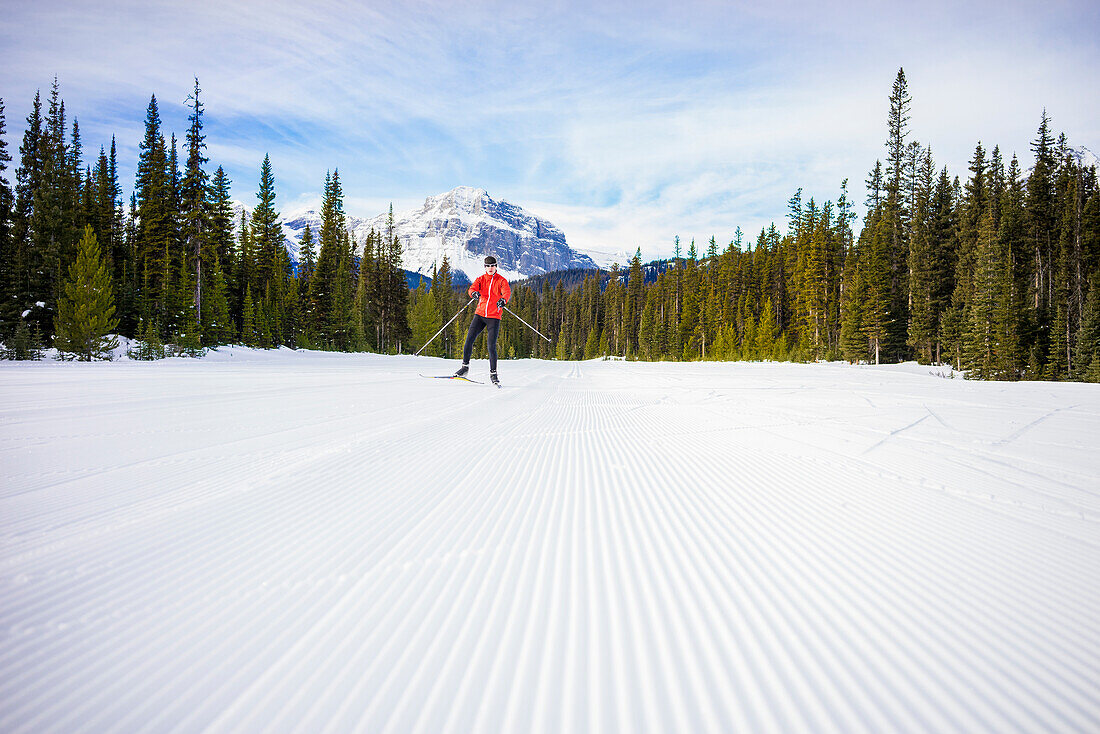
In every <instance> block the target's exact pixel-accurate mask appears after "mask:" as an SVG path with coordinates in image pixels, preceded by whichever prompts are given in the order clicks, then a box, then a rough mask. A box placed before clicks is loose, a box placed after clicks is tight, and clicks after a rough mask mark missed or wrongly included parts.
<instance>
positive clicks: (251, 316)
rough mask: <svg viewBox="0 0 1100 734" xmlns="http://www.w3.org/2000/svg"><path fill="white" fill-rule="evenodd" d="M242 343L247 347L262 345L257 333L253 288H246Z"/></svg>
mask: <svg viewBox="0 0 1100 734" xmlns="http://www.w3.org/2000/svg"><path fill="white" fill-rule="evenodd" d="M241 343H242V344H244V345H245V346H246V347H256V346H259V344H260V335H259V334H258V333H257V331H256V305H255V303H254V302H253V300H252V286H251V285H247V286H245V291H244V311H243V315H242V317H241Z"/></svg>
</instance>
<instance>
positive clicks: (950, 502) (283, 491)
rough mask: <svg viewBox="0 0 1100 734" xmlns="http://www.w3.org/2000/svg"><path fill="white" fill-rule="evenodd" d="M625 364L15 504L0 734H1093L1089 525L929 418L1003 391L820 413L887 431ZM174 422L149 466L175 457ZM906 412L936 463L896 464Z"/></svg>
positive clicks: (443, 394)
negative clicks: (880, 415) (170, 448)
mask: <svg viewBox="0 0 1100 734" xmlns="http://www.w3.org/2000/svg"><path fill="white" fill-rule="evenodd" d="M536 367H537V370H536ZM651 367H653V366H651V365H644V364H637V365H635V364H634V363H601V362H593V363H583V364H582V363H560V364H559V363H548V364H545V365H542V364H540V365H535V364H529V363H518V364H517V366H516V380H517V384H519V385H523V384H524V382H523V381H524V379H526V380H527V383H526V387H525V388H524V389H522V390H514V391H505V392H499V393H498V392H494V393H492V398H491V403H488V402H487V398H486V396H485V395H484V394H482V393H480V392H477V393H476V394H475V393H474V392H471V391H467V392H466V393H464V394H461V395H459V396H456V395H455V391H454V390H453V387H454V386H453V385H450V384H441V385H439V386H427V387H424V386H421V385H417V389H418V390H419V391H420V395H421V399H419V400H418V401H417V403H419V404H420V405H421V406H428V405H433V404H437V403H438V404H439V410H433V411H429V410H427V409H426V408H423V407H422V408H415V407H414V408H411V409H407V410H406V412H407V413H408V415H407V416H406V417H405V418H401V417H400V416H401V413H402V411H403V407H402V404H401V403H400V401H389V402H386V403H385V405H384V406H382V407H381V408H380V410H379V411H377V412H376V413H374V414H373V415H372V416H371V418H370V420H369V421H365V422H363V423H361V424H358V425H356V424H355V421H354V417H353V416H343V417H337V418H333V419H331V420H308V419H307V420H306V421H304V422H303V424H302V426H303V429H304V430H305V433H304V434H303V435H302V436H297V435H295V433H294V432H293V431H287V430H277V431H272V432H271V435H270V436H269V437H268V438H267V439H266V440H265V438H264V437H263V436H254V437H252V439H251V440H254V441H255V444H248V443H241V442H242V441H245V442H247V441H248V440H250V439H248V438H245V439H237V440H236V441H235V443H234V450H222V451H216V450H212V449H202V448H201V447H196V448H193V449H188V450H187V451H185V452H182V453H187V454H188V455H189V456H191V457H192V458H193V460H194V462H195V463H194V465H193V466H194V470H193V471H188V472H182V473H181V472H179V467H180V466H184V465H186V463H181V462H179V461H171V462H157V460H156V459H152V458H151V459H147V460H146V461H143V462H135V463H134V465H133V466H126V467H120V468H117V470H109V471H108V470H105V471H103V472H98V473H93V474H89V475H88V476H85V477H70V478H69V480H68V481H66V482H64V483H63V484H62V485H58V486H55V487H54V489H53V491H45V492H37V493H35V494H33V495H28V497H27V498H26V502H27V503H28V504H27V508H28V510H29V511H28V512H26V513H25V514H22V513H21V514H17V515H10V516H8V515H5V517H6V519H5V520H3V521H0V532H3V536H2V537H3V538H4V542H5V544H8V545H7V546H6V547H5V551H4V558H3V559H2V560H3V565H2V566H0V567H3V568H6V569H7V571H6V575H5V576H4V577H0V584H3V589H4V594H3V601H0V701H3V705H2V706H0V729H3V730H4V731H46V730H49V731H134V730H143V731H198V730H203V731H233V732H236V731H275V730H278V731H317V732H322V731H331V732H342V731H379V732H391V731H392V732H497V731H509V732H511V731H524V732H543V731H547V732H550V731H692V732H695V731H699V732H724V731H783V732H788V731H806V732H829V731H836V732H858V731H868V732H878V731H944V732H956V731H957V732H964V731H965V732H969V731H1006V732H1008V731H1096V730H1098V729H1100V687H1098V684H1097V683H1096V681H1097V680H1100V623H1098V622H1097V621H1096V619H1097V618H1098V617H1097V614H1096V610H1097V609H1098V608H1100V593H1098V592H1097V589H1096V585H1095V582H1094V579H1095V578H1096V573H1098V572H1100V559H1098V558H1097V557H1096V556H1095V554H1092V555H1089V553H1088V552H1089V550H1090V549H1093V548H1095V547H1096V545H1097V544H1100V538H1097V535H1096V530H1095V527H1096V523H1095V521H1094V520H1093V519H1090V518H1089V517H1086V516H1085V515H1084V514H1082V515H1080V516H1078V515H1067V514H1058V513H1057V512H1054V510H1056V509H1060V508H1055V507H1051V506H1049V505H1060V506H1061V507H1066V508H1072V507H1074V506H1076V507H1082V505H1084V507H1085V508H1087V507H1088V506H1089V505H1090V504H1091V503H1090V501H1089V497H1088V496H1087V495H1082V494H1081V492H1082V491H1083V488H1081V487H1075V486H1073V484H1072V483H1065V482H1061V481H1060V480H1058V479H1056V478H1054V479H1052V478H1050V477H1048V476H1046V475H1045V474H1044V473H1043V470H1042V469H1041V468H1036V467H1039V466H1041V465H1040V464H1037V463H1036V461H1035V459H1032V458H1030V457H1024V458H1020V459H1015V460H1014V463H1013V464H1009V463H1000V462H1002V461H1004V462H1007V459H1006V457H1000V456H999V455H996V456H995V455H992V454H986V453H984V452H981V451H978V453H976V454H974V453H972V452H971V453H969V459H968V458H967V455H968V451H969V449H970V448H972V447H973V448H976V447H974V441H975V440H978V442H979V443H980V442H981V437H982V436H984V435H988V432H987V433H981V432H974V431H973V430H962V429H959V428H956V429H952V428H949V427H948V424H947V423H945V422H944V421H943V420H942V419H941V418H940V417H939V416H938V415H937V413H936V411H939V410H941V405H944V404H946V403H947V402H948V401H949V400H952V399H955V398H959V397H975V396H977V397H975V399H976V400H977V398H980V400H977V403H976V404H978V405H987V404H993V401H995V400H996V399H997V397H996V394H994V393H990V392H982V391H980V390H978V389H977V388H975V387H974V386H973V385H961V386H955V385H950V386H949V387H950V388H951V389H952V392H951V394H950V395H949V396H948V397H947V398H943V399H942V400H941V399H939V398H936V399H933V398H931V397H930V396H932V395H934V394H935V393H933V392H928V393H925V394H922V395H918V394H916V393H914V395H913V396H910V397H907V398H904V399H896V398H894V397H893V396H891V395H890V393H889V392H888V390H889V389H891V383H889V381H887V380H885V379H883V378H882V375H881V374H877V373H875V372H874V371H870V370H868V371H866V372H859V371H852V372H850V373H847V374H849V375H857V376H860V377H864V378H865V379H864V386H863V390H862V392H859V391H857V392H855V393H853V394H851V395H847V396H843V398H842V402H839V403H838V404H839V405H841V406H842V407H841V408H840V409H839V410H840V411H844V410H848V409H849V408H851V407H853V406H854V405H855V404H856V403H861V398H862V401H866V402H868V403H870V402H871V400H870V399H868V398H867V397H866V395H864V394H863V393H869V394H870V395H871V396H872V397H873V398H874V399H875V402H876V403H877V404H878V405H879V406H880V408H879V409H880V410H882V411H884V412H885V413H884V414H885V415H886V416H893V418H894V420H895V425H897V424H898V423H900V422H902V421H898V420H896V419H897V418H898V417H899V416H901V417H902V420H904V417H905V416H910V415H913V412H912V411H915V410H917V411H919V410H921V409H922V408H923V410H924V413H923V415H922V416H921V417H920V419H919V420H917V421H916V422H914V423H910V424H908V425H905V426H903V427H902V428H900V429H893V430H887V431H882V430H876V429H874V428H870V427H868V426H857V424H855V423H851V424H849V423H845V419H844V418H843V417H841V416H839V415H838V416H824V417H823V416H822V415H820V414H818V413H816V412H815V411H817V410H819V408H818V407H817V406H820V405H823V404H830V401H834V400H837V401H840V400H841V398H839V397H837V398H834V397H833V396H832V393H831V394H830V395H827V396H824V397H822V396H821V395H817V394H813V393H812V392H811V391H812V390H813V389H814V388H812V387H811V386H809V385H808V384H802V383H799V382H798V378H799V376H800V375H802V374H803V373H801V372H797V371H794V370H791V372H790V374H789V375H785V376H783V377H781V378H778V379H777V381H776V382H774V383H773V384H771V385H763V384H762V380H761V375H763V374H767V373H766V372H764V371H763V368H760V369H759V370H751V371H749V370H745V371H744V372H736V373H733V374H731V375H729V376H727V377H725V378H716V379H714V380H713V381H712V382H708V384H707V387H699V384H700V383H699V381H698V380H694V381H692V382H689V381H688V379H687V377H688V376H689V373H687V372H683V371H680V370H679V366H665V367H663V368H653V369H651ZM704 368H710V366H709V365H706V366H703V367H700V368H699V369H704ZM685 369H686V367H685ZM715 374H717V373H715ZM532 376H534V377H532ZM322 377H323V378H324V379H325V381H326V382H325V383H324V384H323V385H316V386H315V387H316V394H318V395H323V394H325V390H324V388H325V386H328V387H329V388H330V389H331V387H332V386H333V385H337V384H338V385H339V386H340V389H348V386H349V385H355V384H359V382H361V381H362V378H361V376H359V379H358V381H357V380H356V379H355V374H354V373H343V372H339V373H336V372H333V373H326V374H324V375H322ZM265 379H271V380H277V377H276V376H270V375H268V374H267V373H265ZM739 379H747V380H752V381H753V382H754V383H755V386H754V387H753V388H751V389H749V388H745V387H742V386H739V385H738V382H737V381H738V380H739ZM788 379H790V380H791V381H792V382H794V383H795V384H798V385H800V386H799V387H796V388H793V389H792V388H789V387H785V385H786V384H789V383H787V380H788ZM372 382H374V383H375V384H377V380H372ZM410 382H411V380H409V379H407V378H395V379H394V380H391V381H389V382H387V385H392V386H391V387H386V388H385V391H387V392H389V393H394V392H399V391H403V390H406V389H407V388H406V387H404V386H406V385H408V384H409V383H410ZM418 382H420V383H423V382H424V381H423V380H419V381H418ZM438 382H440V383H445V382H446V381H438ZM727 383H728V384H727ZM222 384H224V383H222ZM273 384H277V382H276V383H273ZM843 384H844V383H843V381H842V380H840V379H838V381H837V386H836V388H835V391H836V392H835V394H836V395H839V394H840V392H841V391H842V390H843ZM915 384H916V385H918V386H920V385H926V384H927V383H919V382H918V383H915ZM398 385H401V386H402V387H400V388H398V387H397V386H398ZM692 385H694V387H691V386H692ZM880 385H881V386H880ZM768 387H770V388H771V390H770V391H769V392H768V393H766V397H765V396H761V397H759V398H756V397H754V395H753V393H752V390H754V389H767V388H768ZM935 387H936V388H939V387H941V385H939V384H937V385H936V386H935ZM956 387H958V388H960V389H955V388H956ZM979 387H981V386H979ZM961 388H966V389H965V390H963V389H961ZM72 389H74V390H75V389H76V386H74V387H73V388H72ZM265 389H267V388H266V386H265ZM272 389H274V388H272ZM707 390H710V392H711V394H710V396H709V397H708V395H707ZM728 390H744V391H745V394H744V399H741V398H739V399H737V400H725V399H723V396H724V395H725V394H726V391H728ZM828 390H830V391H833V390H834V388H833V387H830V388H828ZM182 399H184V397H183V396H175V395H173V396H170V397H168V398H165V399H164V400H163V402H161V403H154V405H156V404H160V405H164V406H174V405H178V401H179V400H182ZM704 399H706V400H704ZM212 400H214V398H212ZM241 400H242V402H241V403H240V405H242V406H243V405H247V404H248V399H247V398H243V397H242V398H241ZM982 401H985V402H982ZM62 402H63V401H62ZM922 403H928V405H923V404H922ZM409 405H412V404H411V403H410V404H409ZM1074 407H1076V406H1068V407H1059V408H1057V409H1056V410H1055V411H1054V412H1059V411H1062V410H1066V411H1070V410H1072V408H1074ZM643 408H644V410H643ZM28 409H29V408H28ZM863 410H864V411H865V410H866V408H865V407H864V408H863ZM1021 410H1022V409H1021ZM1047 410H1049V407H1047ZM481 411H484V414H485V415H486V416H489V415H491V416H492V417H491V420H488V421H487V422H486V423H485V425H484V426H482V427H479V428H476V429H471V422H474V423H476V422H477V421H479V420H481V419H480V416H479V412H481ZM845 415H855V414H854V413H848V414H845ZM1050 415H1053V413H1049V414H1048V415H1046V416H1043V417H1042V418H1040V419H1038V420H1037V421H1032V423H1031V424H1029V426H1025V427H1024V430H1018V431H1017V433H1018V434H1019V435H1016V436H1014V437H1013V441H1015V440H1017V439H1021V438H1024V436H1023V433H1024V432H1026V430H1027V429H1029V428H1030V427H1033V426H1034V425H1036V424H1037V423H1038V422H1041V421H1042V420H1045V418H1047V417H1050ZM181 416H182V418H183V421H184V422H183V423H182V424H181V426H180V428H181V430H179V431H173V432H164V433H163V434H162V435H163V436H164V437H165V440H166V441H167V440H183V441H188V440H190V439H189V438H187V437H188V436H193V435H194V434H195V432H197V431H200V430H201V427H200V425H199V424H198V423H196V422H195V421H198V416H197V415H193V414H189V413H187V412H186V411H184V412H183V413H182V414H181ZM929 417H931V418H933V419H934V420H935V421H936V422H937V423H936V425H937V428H936V430H938V431H946V434H944V435H943V436H941V437H939V438H938V439H937V440H940V441H942V444H940V445H936V444H935V442H934V441H932V440H930V439H928V438H927V437H926V436H925V434H927V433H928V430H929V428H930V426H931V425H932V424H928V427H926V428H924V429H921V430H918V431H913V432H912V433H910V434H908V435H906V436H905V437H904V439H905V440H902V441H898V442H890V439H892V438H893V437H895V436H897V435H898V434H900V433H902V432H903V431H909V430H910V429H912V428H914V427H915V426H916V425H917V424H918V423H920V422H921V421H923V420H925V419H927V418H929ZM848 420H852V419H851V418H850V417H849V418H848ZM188 421H192V422H191V423H189V422H188ZM879 422H880V423H881V422H884V421H879ZM951 423H952V424H956V422H955V420H952V421H951ZM380 425H385V429H381V428H379V426H380ZM837 426H841V427H842V429H841V430H854V429H856V428H858V429H859V431H860V432H861V433H862V432H863V431H865V430H866V431H869V432H871V433H872V434H874V435H873V436H872V437H871V438H870V439H866V440H864V439H858V440H844V441H842V442H837V441H835V440H829V439H828V437H829V436H830V434H832V433H833V432H835V431H836V430H837V428H836V427H837ZM52 433H56V432H52ZM72 434H73V435H74V436H86V435H89V434H87V433H86V432H84V431H73V432H72ZM169 434H170V435H171V439H169V438H168V436H169ZM58 435H60V434H58ZM772 436H776V437H780V440H779V441H776V440H774V439H773V438H772ZM876 438H877V439H878V441H877V443H875V444H874V445H872V446H871V447H870V448H866V446H867V442H868V440H875V439H876ZM953 439H955V440H957V439H962V444H961V445H959V446H958V447H957V448H956V447H953V446H952V444H951V442H952V440H953ZM74 440H83V439H74ZM1025 441H1027V439H1026V438H1025ZM986 443H987V445H988V444H989V442H986ZM992 445H994V446H996V444H992ZM1027 446H1028V447H1032V446H1039V444H1038V443H1036V442H1034V441H1027ZM245 447H247V448H245ZM474 447H481V448H482V450H472V449H474ZM242 449H244V451H243V455H241V456H236V457H234V454H236V453H241V451H242ZM872 449H881V450H876V451H874V452H873V455H871V456H868V455H867V452H869V451H871V450H872ZM188 452H190V453H188ZM861 452H862V453H861ZM1032 453H1034V449H1032ZM1039 455H1040V456H1041V454H1039ZM926 456H932V457H935V461H934V462H933V463H932V465H931V466H930V467H928V468H926V467H925V466H924V463H925V462H924V459H925V457H926ZM203 467H205V469H204V468H203ZM215 468H217V470H218V471H220V472H221V473H222V474H221V477H219V478H211V479H205V478H202V477H201V474H202V473H203V472H210V471H212V470H215ZM181 474H182V475H181ZM1082 477H1084V475H1082ZM219 479H220V484H219ZM137 483H140V484H141V485H143V486H137ZM937 483H938V485H939V486H936V485H937ZM227 484H228V485H230V486H226V485H227ZM66 495H73V496H76V497H78V498H80V499H79V502H78V503H77V504H75V505H74V504H69V503H67V502H66V497H65V496H66ZM990 497H1001V500H1000V501H999V502H992V503H991V502H990V501H989V498H990ZM1016 497H1020V498H1022V499H1021V501H1019V502H1017V501H1016V500H1015V499H1014V498H1016ZM1029 497H1030V498H1031V499H1029ZM983 498H984V499H983ZM32 500H33V501H32ZM1090 511H1091V510H1087V509H1086V510H1085V512H1086V513H1087V512H1090ZM1040 519H1041V522H1036V520H1040ZM10 549H18V550H19V554H18V556H17V557H14V558H13V557H9V555H8V550H10ZM1082 551H1083V552H1084V555H1081V552H1082ZM1071 557H1072V558H1074V562H1072V563H1068V562H1065V561H1067V560H1068V559H1070V558H1071Z"/></svg>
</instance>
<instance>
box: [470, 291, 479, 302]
mask: <svg viewBox="0 0 1100 734" xmlns="http://www.w3.org/2000/svg"><path fill="white" fill-rule="evenodd" d="M470 298H472V299H474V300H475V301H479V300H481V293H479V292H478V291H474V292H473V293H471V294H470Z"/></svg>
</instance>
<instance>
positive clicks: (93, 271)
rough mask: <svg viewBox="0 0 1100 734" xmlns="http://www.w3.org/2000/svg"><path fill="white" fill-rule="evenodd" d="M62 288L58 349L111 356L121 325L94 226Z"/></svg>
mask: <svg viewBox="0 0 1100 734" xmlns="http://www.w3.org/2000/svg"><path fill="white" fill-rule="evenodd" d="M61 291H62V292H61V297H60V298H59V299H58V302H57V337H56V339H55V341H54V344H55V346H56V347H57V349H58V352H59V353H61V354H62V356H64V357H66V358H75V359H79V360H81V361H91V360H93V359H110V358H111V352H112V350H114V349H115V348H116V347H117V346H118V339H117V338H116V337H115V336H113V335H112V332H113V331H114V330H115V328H116V327H117V326H118V319H116V318H114V314H115V305H114V291H113V288H112V287H111V274H110V272H109V270H108V268H107V264H106V262H105V261H104V259H103V256H102V254H101V253H100V251H99V244H98V243H97V242H96V239H95V233H94V232H93V231H92V228H91V227H85V228H84V236H83V238H81V240H80V245H79V249H78V251H77V256H76V261H75V262H74V263H73V264H72V266H70V268H69V277H68V280H67V281H66V282H65V283H64V284H63V286H62V289H61Z"/></svg>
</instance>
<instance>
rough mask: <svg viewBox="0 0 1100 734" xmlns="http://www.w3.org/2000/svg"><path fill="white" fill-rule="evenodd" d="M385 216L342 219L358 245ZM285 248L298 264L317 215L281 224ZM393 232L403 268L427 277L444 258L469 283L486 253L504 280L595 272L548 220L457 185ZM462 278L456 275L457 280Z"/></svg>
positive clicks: (398, 222)
mask: <svg viewBox="0 0 1100 734" xmlns="http://www.w3.org/2000/svg"><path fill="white" fill-rule="evenodd" d="M387 217H388V214H386V213H383V214H379V215H378V216H376V217H373V218H371V219H361V218H359V217H355V216H352V215H346V218H347V224H348V229H349V230H350V231H351V233H352V235H353V237H354V238H355V240H356V241H357V242H362V241H363V240H364V239H366V236H367V234H369V233H370V231H371V230H372V229H374V230H375V231H377V232H382V231H384V230H385V229H386V220H387ZM282 224H283V232H284V234H285V236H286V239H287V250H288V251H289V252H290V256H291V259H292V260H294V261H295V262H297V260H298V246H299V242H300V240H301V236H302V233H303V231H304V230H305V227H306V225H307V224H308V225H309V227H310V230H311V231H312V232H313V234H314V238H316V237H317V233H318V231H319V230H320V227H321V215H320V214H319V213H318V212H316V211H314V210H308V211H305V212H302V213H300V214H296V215H292V216H291V217H289V218H287V219H286V220H284V221H283V223H282ZM394 229H395V231H396V235H397V237H398V239H400V240H401V247H402V252H403V258H404V267H405V270H408V271H409V272H413V273H421V274H423V275H428V276H430V275H431V274H432V268H433V267H438V266H439V265H442V263H443V258H444V256H446V257H447V261H448V262H449V263H450V265H451V268H452V270H453V271H454V272H455V274H456V275H457V274H458V273H462V274H463V275H465V277H466V278H467V279H470V280H472V279H473V278H476V277H477V276H479V275H480V274H481V273H482V272H483V270H484V266H483V264H482V262H483V260H484V258H485V256H486V255H489V254H492V255H495V256H496V258H497V261H498V262H499V263H500V266H499V272H500V273H501V275H504V276H505V277H506V278H508V279H509V280H512V279H519V278H526V277H530V276H532V275H541V274H543V273H548V272H551V271H554V270H571V269H579V268H594V267H596V262H595V261H594V260H592V258H590V257H589V256H588V255H585V254H583V253H581V252H578V251H576V250H574V249H573V248H571V247H570V246H569V245H568V244H567V243H566V241H565V235H564V234H563V233H562V231H561V230H560V229H558V228H557V227H555V226H554V225H553V224H552V223H550V222H549V221H547V220H545V219H542V218H540V217H537V216H535V215H534V214H531V213H530V212H528V211H526V210H525V209H523V208H522V207H520V206H516V205H515V204H511V203H509V202H507V201H497V200H495V199H493V198H492V197H491V196H489V194H488V193H487V192H486V191H485V189H477V188H472V187H469V186H459V187H457V188H455V189H452V190H451V191H448V192H447V193H444V194H440V195H438V196H429V197H428V198H427V199H425V200H424V205H423V206H422V207H421V208H420V209H417V210H414V211H411V212H405V213H403V214H396V213H395V214H394ZM458 280H459V281H461V280H462V278H461V277H459V278H458Z"/></svg>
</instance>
